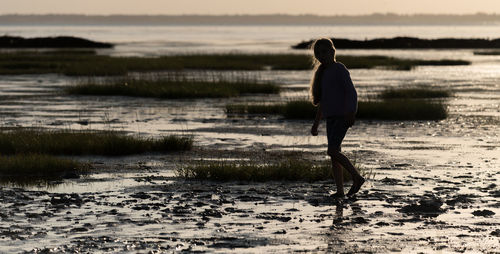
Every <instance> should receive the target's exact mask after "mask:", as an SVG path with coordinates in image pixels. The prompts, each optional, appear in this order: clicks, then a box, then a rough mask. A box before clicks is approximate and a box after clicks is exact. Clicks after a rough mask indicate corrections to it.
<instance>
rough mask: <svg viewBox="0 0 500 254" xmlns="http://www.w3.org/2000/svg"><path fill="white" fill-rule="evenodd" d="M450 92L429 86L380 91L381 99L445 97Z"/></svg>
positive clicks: (448, 95)
mask: <svg viewBox="0 0 500 254" xmlns="http://www.w3.org/2000/svg"><path fill="white" fill-rule="evenodd" d="M450 96H451V93H450V92H448V91H444V90H437V89H431V88H408V89H387V90H385V91H383V92H381V93H380V95H379V97H380V98H381V99H422V98H447V97H450Z"/></svg>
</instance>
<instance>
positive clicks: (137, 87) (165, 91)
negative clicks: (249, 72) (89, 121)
mask: <svg viewBox="0 0 500 254" xmlns="http://www.w3.org/2000/svg"><path fill="white" fill-rule="evenodd" d="M65 91H66V92H67V93H69V94H73V95H99V96H134V97H153V98H168V99H181V98H223V97H235V96H240V95H242V94H277V93H279V92H280V86H279V85H277V84H274V83H259V82H258V81H257V80H253V79H250V78H241V79H231V78H224V77H221V78H219V79H218V80H207V81H201V80H189V79H187V78H185V77H180V78H178V77H167V78H153V79H144V78H121V79H114V80H108V81H102V80H98V79H87V80H82V81H79V82H78V83H77V84H76V85H73V86H70V87H68V88H66V89H65Z"/></svg>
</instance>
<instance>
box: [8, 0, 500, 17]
mask: <svg viewBox="0 0 500 254" xmlns="http://www.w3.org/2000/svg"><path fill="white" fill-rule="evenodd" d="M478 12H484V13H499V14H500V0H0V14H88V15H92V14H97V15H110V14H137V15H141V14H147V15H157V14H165V15H168V14H174V15H177V14H211V15H224V14H229V15H231V14H316V15H360V14H371V13H397V14H415V13H418V14H472V13H478Z"/></svg>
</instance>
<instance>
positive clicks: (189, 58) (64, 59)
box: [0, 50, 470, 76]
mask: <svg viewBox="0 0 500 254" xmlns="http://www.w3.org/2000/svg"><path fill="white" fill-rule="evenodd" d="M338 60H339V61H340V62H343V63H344V64H345V65H346V66H347V67H348V68H375V67H386V68H391V69H399V70H408V69H411V68H412V67H414V66H417V65H467V64H470V62H468V61H462V60H446V59H444V60H412V59H398V58H393V57H386V56H338ZM311 68H312V62H311V57H310V56H309V55H306V54H205V55H184V56H161V57H113V56H106V55H97V54H95V52H93V51H70V50H62V51H43V52H39V51H17V52H3V53H0V74H41V73H59V74H65V75H69V76H109V75H125V74H127V73H128V72H131V71H138V72H146V71H162V70H184V69H198V70H200V69H203V70H264V69H273V70H308V69H311Z"/></svg>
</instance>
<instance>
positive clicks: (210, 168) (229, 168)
mask: <svg viewBox="0 0 500 254" xmlns="http://www.w3.org/2000/svg"><path fill="white" fill-rule="evenodd" d="M177 174H178V175H179V176H180V177H183V178H185V179H191V180H212V181H253V182H266V181H308V182H314V181H325V180H331V179H333V173H332V170H331V164H330V162H329V161H325V162H324V163H321V164H313V163H311V162H308V161H302V160H287V161H284V162H280V163H276V164H254V163H240V164H238V163H229V162H210V163H200V164H199V165H194V166H187V167H185V168H180V169H178V170H177ZM344 180H345V181H349V180H350V175H349V174H348V173H347V172H344Z"/></svg>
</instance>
